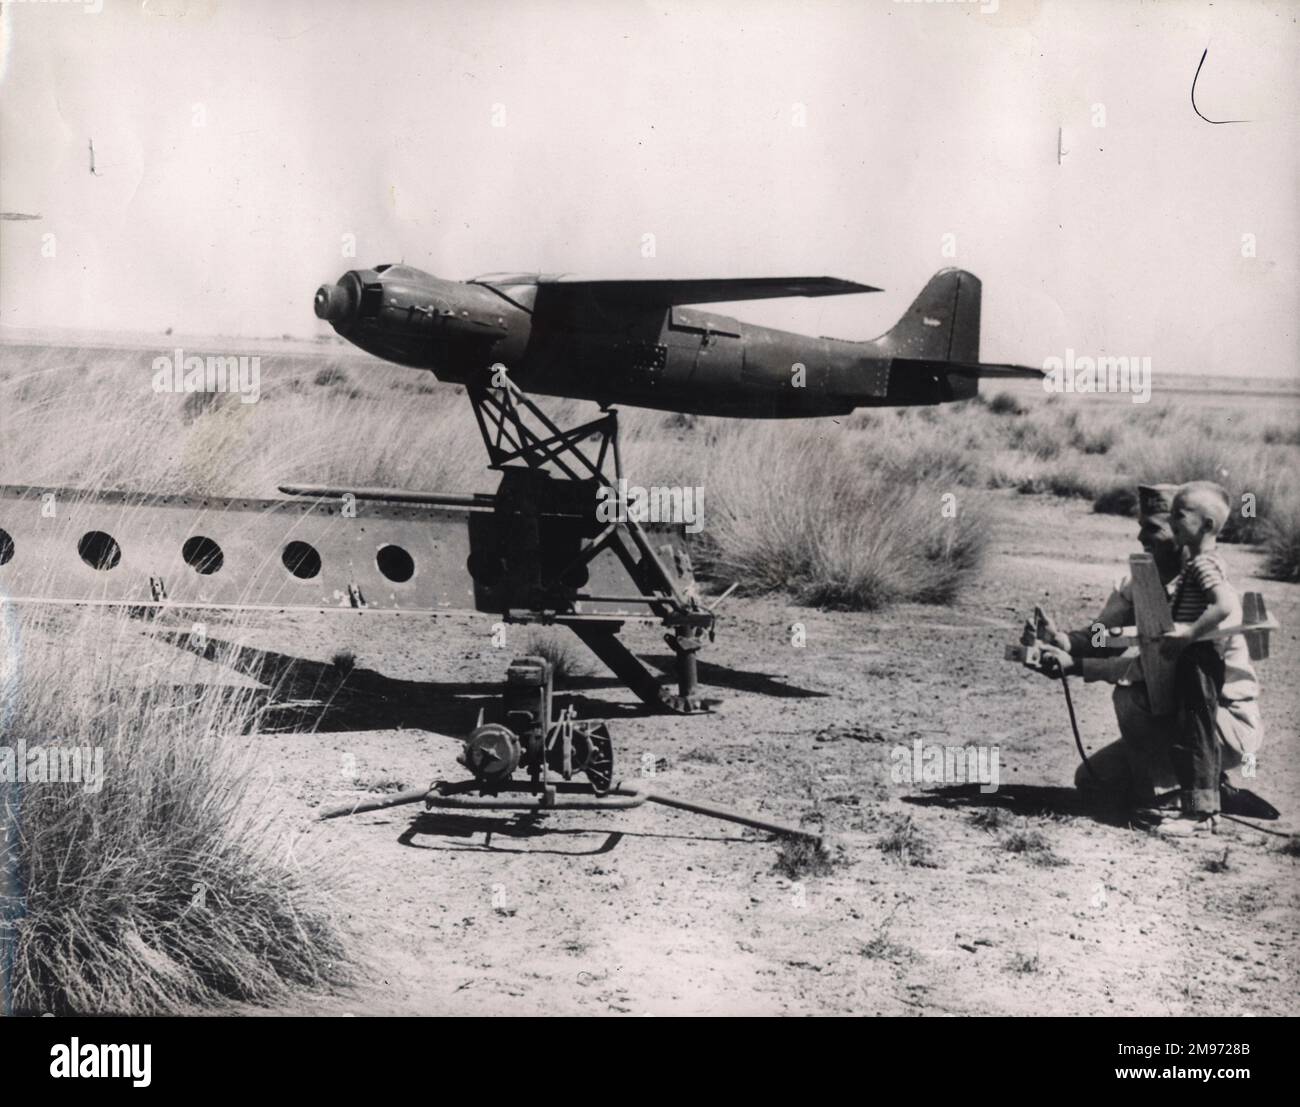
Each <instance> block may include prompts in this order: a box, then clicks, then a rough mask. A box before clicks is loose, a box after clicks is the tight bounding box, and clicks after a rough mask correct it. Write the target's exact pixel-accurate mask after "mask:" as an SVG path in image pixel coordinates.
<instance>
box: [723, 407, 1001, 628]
mask: <svg viewBox="0 0 1300 1107" xmlns="http://www.w3.org/2000/svg"><path fill="white" fill-rule="evenodd" d="M756 457H761V458H762V459H763V464H762V465H761V466H760V465H756V464H755V463H754V459H755V458H756ZM949 491H951V487H950V486H945V485H944V484H940V483H932V482H925V481H921V482H915V483H908V482H906V481H902V480H899V479H896V478H892V477H890V476H888V475H882V472H881V466H880V465H879V463H878V460H877V459H876V458H873V457H872V456H870V455H866V456H864V455H863V454H862V453H860V452H857V451H855V450H854V449H853V448H852V446H851V445H850V444H849V443H847V442H846V441H845V440H844V439H843V438H836V437H832V436H829V435H827V436H822V435H818V434H817V433H816V432H814V431H811V430H807V429H804V428H754V429H749V430H746V431H744V432H738V433H734V434H732V435H730V436H729V437H728V438H727V440H726V441H724V442H722V443H720V444H719V446H718V447H717V448H716V449H715V450H714V451H713V452H712V453H711V455H710V483H709V487H708V496H709V500H708V501H707V503H708V504H710V505H711V506H709V507H708V508H707V509H706V512H705V516H704V521H705V527H704V531H703V533H702V535H701V536H700V537H701V541H700V542H699V544H698V547H697V548H698V550H699V557H698V559H697V565H698V567H699V568H701V569H702V570H703V571H704V572H705V573H706V574H707V575H710V576H712V577H714V578H715V579H718V580H722V581H726V582H728V583H729V582H731V581H737V582H739V583H740V586H741V589H742V590H744V591H747V592H751V593H754V592H760V593H761V592H785V593H788V594H789V595H790V596H791V597H792V598H793V599H794V600H795V601H796V602H798V603H807V604H813V605H817V606H822V607H831V608H841V609H853V610H864V609H865V610H870V609H873V608H878V607H880V606H882V605H884V604H887V603H890V602H893V601H897V600H918V601H921V602H931V603H944V602H948V601H949V600H950V599H951V598H952V597H953V596H954V595H955V594H956V593H957V591H958V589H959V588H960V587H961V585H962V583H963V582H964V581H965V580H966V579H967V578H968V577H969V576H970V575H971V574H972V573H974V572H975V571H976V570H977V569H978V567H979V564H980V561H981V558H982V556H983V553H984V549H985V545H986V541H987V533H988V524H987V521H986V519H985V518H984V517H983V516H982V515H980V514H979V513H978V512H977V511H974V510H971V509H970V508H969V506H965V507H963V509H962V510H960V511H959V512H958V513H957V515H956V517H955V518H947V517H945V514H944V512H943V507H944V503H945V501H944V499H943V496H944V493H945V492H949ZM963 498H966V497H963Z"/></svg>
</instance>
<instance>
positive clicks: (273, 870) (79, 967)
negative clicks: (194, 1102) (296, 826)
mask: <svg viewBox="0 0 1300 1107" xmlns="http://www.w3.org/2000/svg"><path fill="white" fill-rule="evenodd" d="M0 618H8V619H9V620H10V628H11V630H12V629H14V628H13V619H14V616H13V612H12V608H10V609H5V608H3V607H0ZM66 618H67V617H66V616H65V622H63V623H54V622H51V621H50V620H49V617H28V618H26V619H25V620H24V621H23V622H22V624H20V625H18V626H17V628H16V630H17V635H16V636H15V635H11V636H10V637H9V638H8V639H7V641H6V642H5V643H0V645H3V646H4V647H5V655H4V657H3V658H0V695H3V699H0V724H2V725H3V727H4V733H3V738H2V741H3V744H5V745H9V746H11V747H14V746H16V744H17V741H18V740H19V739H23V740H25V741H26V743H27V745H28V747H29V748H30V747H31V746H33V745H36V744H39V745H42V746H50V745H56V744H57V745H64V746H90V747H101V748H102V749H103V777H104V779H103V786H102V789H101V790H99V791H98V792H94V791H90V790H88V789H87V788H85V787H83V786H82V785H81V784H77V783H65V782H59V783H49V782H42V783H32V782H27V783H21V784H19V783H0V849H2V850H3V855H2V858H3V859H2V861H0V926H2V927H3V929H0V978H2V977H3V976H4V974H5V971H6V970H7V973H8V977H9V979H8V980H3V979H0V986H2V987H0V994H7V995H8V997H9V999H10V1002H11V1004H12V1007H13V1009H14V1010H15V1011H26V1012H45V1011H52V1012H56V1013H62V1012H66V1013H74V1012H81V1013H92V1012H93V1013H103V1012H118V1013H128V1014H146V1013H167V1012H178V1011H184V1010H188V1009H193V1008H195V1007H200V1006H207V1005H212V1004H217V1003H220V1002H222V1001H246V1002H254V1003H263V1002H267V1001H271V1000H275V999H278V998H282V997H284V996H285V995H286V994H287V993H289V992H290V991H291V990H292V989H294V988H297V987H319V986H323V985H328V984H330V983H332V982H341V981H343V980H345V979H347V977H348V975H349V973H348V969H347V963H346V957H347V954H346V947H345V938H344V935H343V932H342V930H341V929H340V927H339V926H338V924H337V923H336V921H335V920H334V918H333V916H332V914H331V910H330V907H329V890H328V887H329V882H328V881H325V880H322V873H321V872H320V871H319V869H318V867H317V866H316V865H314V864H313V863H312V862H311V861H310V860H309V859H308V858H306V857H302V858H296V857H295V856H294V855H293V853H292V852H291V850H290V845H291V843H292V838H291V837H289V836H287V835H286V833H285V832H284V831H283V830H282V829H281V828H280V827H278V826H277V824H276V822H275V820H274V819H273V818H272V817H271V816H269V815H268V814H266V813H265V804H264V803H263V804H259V803H258V801H259V800H260V799H261V798H262V797H259V796H256V795H252V794H250V790H251V789H252V788H253V787H254V781H255V775H254V770H255V764H254V758H255V757H256V737H257V736H256V733H255V726H254V721H255V706H256V704H255V701H254V691H253V690H250V689H247V688H232V687H229V686H223V685H211V684H208V685H205V684H202V683H200V675H201V674H200V673H199V672H198V666H199V664H200V662H198V659H197V658H195V659H193V660H191V661H189V662H183V663H182V665H181V667H180V668H181V670H182V671H181V672H179V673H168V676H169V677H171V676H179V677H180V678H181V679H180V681H178V682H177V683H175V684H173V683H170V682H168V683H158V682H156V679H151V678H153V677H154V676H155V674H147V675H144V674H141V673H140V672H138V671H136V670H137V669H138V668H139V662H138V660H137V658H138V656H139V654H140V653H141V643H142V638H141V636H140V634H139V629H138V626H137V625H136V624H135V623H134V622H133V621H132V620H130V619H129V618H128V617H126V616H125V615H122V616H118V617H114V616H104V615H102V614H97V613H94V612H85V613H79V614H78V615H77V616H75V617H74V618H73V621H72V623H71V625H68V624H67V622H66ZM15 640H16V641H18V642H21V643H22V646H21V648H20V649H15V648H14V641H15ZM187 668H188V669H189V670H190V671H189V672H185V671H184V670H185V669H187ZM74 672H75V673H76V680H75V681H70V680H68V679H67V678H68V674H69V673H74ZM259 806H260V807H261V808H262V809H263V811H262V813H260V814H259V813H258V810H257V809H258V807H259Z"/></svg>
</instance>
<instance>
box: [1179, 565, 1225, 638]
mask: <svg viewBox="0 0 1300 1107" xmlns="http://www.w3.org/2000/svg"><path fill="white" fill-rule="evenodd" d="M1227 583H1228V569H1227V566H1225V565H1224V564H1223V560H1222V559H1221V558H1220V557H1219V555H1218V554H1217V553H1203V554H1197V555H1196V556H1195V557H1193V558H1192V559H1191V560H1190V561H1188V562H1187V564H1185V565H1184V566H1183V571H1182V572H1181V573H1179V574H1178V579H1177V580H1175V581H1174V603H1173V616H1174V622H1176V623H1194V622H1196V620H1197V619H1199V618H1200V617H1201V616H1202V615H1204V614H1205V609H1206V608H1207V607H1209V606H1210V593H1211V592H1212V591H1213V590H1214V589H1215V588H1217V587H1219V586H1220V585H1223V584H1227Z"/></svg>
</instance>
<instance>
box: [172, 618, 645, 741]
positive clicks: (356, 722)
mask: <svg viewBox="0 0 1300 1107" xmlns="http://www.w3.org/2000/svg"><path fill="white" fill-rule="evenodd" d="M154 636H155V637H156V638H157V639H158V640H160V641H163V642H166V643H168V644H169V645H172V646H175V647H176V648H177V649H180V650H186V651H188V652H190V653H194V654H197V655H198V656H199V657H202V658H203V659H204V660H206V661H211V662H213V663H215V664H218V665H224V666H226V667H228V668H230V669H233V670H234V671H235V672H237V673H239V674H240V675H242V676H246V677H248V678H249V679H251V680H255V681H257V682H258V683H259V684H261V685H263V686H264V688H262V689H258V690H256V692H255V693H253V695H254V699H255V701H256V700H262V701H263V702H261V703H260V704H259V706H258V714H259V718H260V721H261V722H262V724H263V726H264V728H265V729H270V730H315V731H320V732H323V733H341V732H348V731H358V730H395V729H399V728H405V729H417V730H428V731H433V732H436V733H442V734H453V735H462V734H466V733H468V732H469V731H470V730H471V729H473V727H474V724H475V723H476V721H477V720H478V714H479V711H480V709H486V710H487V711H488V713H489V715H490V713H491V709H492V707H493V706H494V705H495V704H496V703H497V701H498V699H499V697H500V695H501V682H500V681H436V680H428V681H421V680H398V679H395V678H393V677H388V676H385V675H383V674H382V673H378V672H375V671H374V670H373V669H351V670H344V669H341V668H340V667H339V666H337V665H334V664H332V663H329V662H321V661H312V660H309V659H308V658H304V657H295V656H294V655H292V654H286V653H279V652H277V651H275V650H265V649H258V648H256V647H252V646H241V645H237V644H235V643H232V642H227V641H223V640H221V639H218V638H213V637H212V636H211V635H209V636H207V637H206V638H205V639H204V640H203V641H202V642H201V643H200V642H198V641H196V640H195V639H194V637H193V636H192V635H191V634H190V633H188V632H186V631H172V630H157V631H155V632H154ZM503 676H504V674H503ZM570 687H572V688H573V689H574V690H573V691H569V690H567V689H563V688H562V689H559V690H557V692H556V705H557V707H561V708H562V707H565V706H572V707H573V708H574V710H575V712H576V714H577V717H578V718H579V719H623V718H639V717H643V716H646V715H649V714H650V713H651V711H650V708H649V707H647V706H646V705H645V704H642V703H641V702H640V701H633V702H631V703H611V702H609V701H608V700H604V699H595V698H592V697H590V696H586V695H583V694H582V690H600V689H605V688H621V687H622V684H621V683H620V682H619V681H618V680H617V679H616V678H614V677H609V678H604V677H581V678H576V679H575V680H573V681H572V682H571V685H570ZM228 694H229V695H231V696H232V697H238V696H240V695H249V694H250V693H249V692H248V690H246V689H239V688H232V689H231V690H230V692H229V693H228Z"/></svg>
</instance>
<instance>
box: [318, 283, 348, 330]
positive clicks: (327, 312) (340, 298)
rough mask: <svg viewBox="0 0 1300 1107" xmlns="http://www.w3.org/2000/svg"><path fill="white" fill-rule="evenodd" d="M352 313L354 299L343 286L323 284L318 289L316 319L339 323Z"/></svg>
mask: <svg viewBox="0 0 1300 1107" xmlns="http://www.w3.org/2000/svg"><path fill="white" fill-rule="evenodd" d="M351 312H352V298H351V297H350V296H349V295H348V293H347V289H345V288H344V287H343V286H342V285H337V284H323V285H321V286H320V288H318V289H316V318H318V319H324V320H327V321H328V322H330V323H339V322H342V321H343V320H344V319H346V318H347V317H348V316H349V315H350V314H351Z"/></svg>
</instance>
